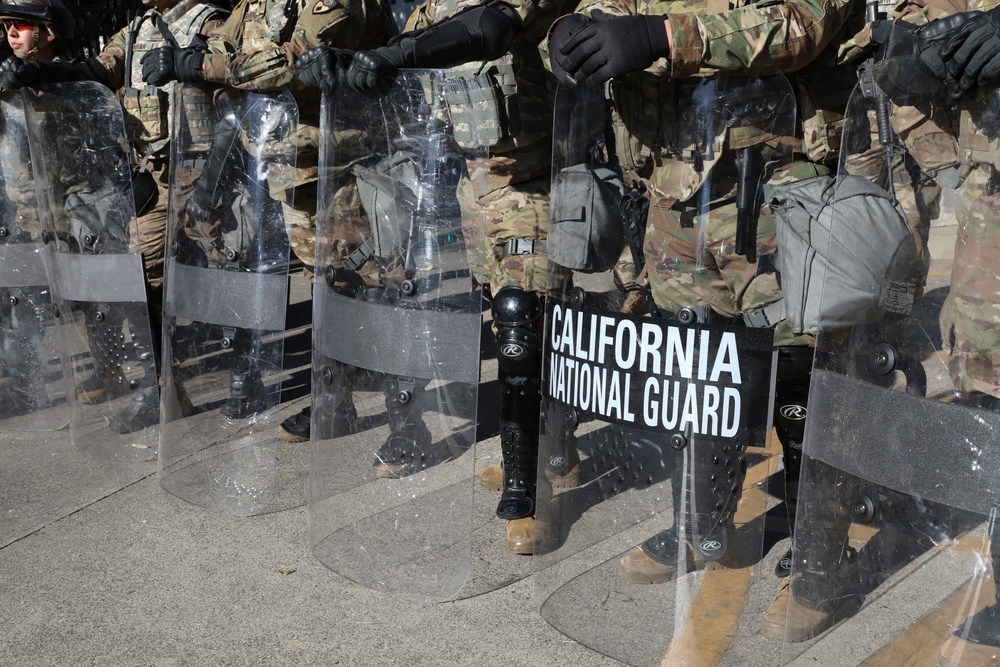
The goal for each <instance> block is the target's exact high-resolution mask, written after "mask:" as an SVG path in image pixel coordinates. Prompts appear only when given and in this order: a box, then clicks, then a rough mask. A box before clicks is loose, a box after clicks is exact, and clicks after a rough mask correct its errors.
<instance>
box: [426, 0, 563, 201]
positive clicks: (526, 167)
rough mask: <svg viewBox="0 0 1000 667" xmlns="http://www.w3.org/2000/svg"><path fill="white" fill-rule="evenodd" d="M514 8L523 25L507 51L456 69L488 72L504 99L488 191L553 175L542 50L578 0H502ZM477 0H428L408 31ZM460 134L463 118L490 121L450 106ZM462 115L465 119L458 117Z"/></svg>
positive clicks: (549, 85) (549, 87) (549, 90)
mask: <svg viewBox="0 0 1000 667" xmlns="http://www.w3.org/2000/svg"><path fill="white" fill-rule="evenodd" d="M504 2H506V4H508V5H510V6H511V7H513V8H514V9H515V10H516V11H517V13H518V15H519V16H520V17H521V20H522V21H523V22H524V29H523V30H522V31H521V33H520V34H518V36H517V37H516V38H515V39H514V42H513V44H512V45H511V47H510V51H509V53H508V54H507V55H505V56H504V57H502V58H499V59H497V60H494V61H491V62H472V63H467V64H466V65H463V66H461V67H460V68H456V69H458V70H460V71H463V72H467V73H468V75H469V76H470V77H475V76H479V75H483V74H485V75H487V77H488V78H489V79H490V80H491V83H492V84H493V85H495V88H496V89H498V90H500V91H501V93H502V96H503V100H502V101H501V102H500V106H502V107H503V108H502V110H501V111H500V113H499V114H498V116H499V117H500V119H501V120H500V121H499V124H500V125H502V127H499V128H498V133H497V134H498V136H497V137H495V141H492V142H490V143H491V145H490V165H489V169H490V173H489V181H490V188H489V189H490V190H491V191H492V190H493V189H495V188H497V187H502V186H504V185H507V184H511V183H518V182H523V181H527V180H531V179H536V178H545V179H547V178H548V177H549V174H550V172H551V169H552V165H551V151H552V146H551V144H552V138H551V136H552V133H551V128H552V98H553V93H554V82H553V81H552V78H551V75H550V74H549V73H548V72H547V70H546V66H545V64H544V62H543V59H542V53H541V52H540V51H539V44H540V42H541V41H542V40H543V39H544V37H545V34H546V33H547V32H548V29H549V27H550V26H551V25H552V23H553V22H554V21H555V19H556V18H558V17H559V16H561V15H562V14H564V13H565V12H568V11H572V9H573V7H574V5H575V4H576V2H575V0H504ZM478 4H479V1H478V0H427V2H425V3H424V4H423V5H421V6H420V7H418V8H417V9H416V10H415V11H414V13H413V14H412V15H411V16H410V19H409V21H407V24H406V30H407V31H410V30H416V29H420V28H426V27H428V26H430V25H433V24H434V23H437V22H439V21H441V20H443V19H445V18H447V17H448V16H451V15H452V14H454V13H456V12H457V11H459V10H460V9H464V8H466V7H473V6H476V5H478ZM451 112H452V120H453V121H454V122H455V124H456V133H458V132H459V131H460V124H461V123H462V122H468V123H476V124H477V125H478V126H480V128H481V127H482V126H483V125H484V124H488V123H489V121H488V120H484V119H482V118H475V117H472V116H471V115H466V114H464V113H462V110H460V109H458V108H456V107H455V106H452V108H451ZM460 119H461V120H460Z"/></svg>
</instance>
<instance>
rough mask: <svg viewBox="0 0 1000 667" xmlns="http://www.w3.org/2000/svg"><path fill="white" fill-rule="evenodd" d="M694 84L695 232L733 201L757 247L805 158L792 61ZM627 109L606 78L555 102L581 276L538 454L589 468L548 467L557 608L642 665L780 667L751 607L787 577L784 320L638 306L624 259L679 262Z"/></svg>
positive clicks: (678, 132) (560, 618)
mask: <svg viewBox="0 0 1000 667" xmlns="http://www.w3.org/2000/svg"><path fill="white" fill-rule="evenodd" d="M677 85H678V86H679V88H678V91H677V94H678V95H684V96H686V97H685V98H684V99H687V100H688V102H687V103H685V104H683V105H681V106H680V111H679V112H678V113H679V114H680V115H679V117H678V118H677V119H676V122H675V123H674V124H672V125H671V127H670V131H671V132H672V133H673V135H672V136H671V137H669V138H668V139H669V141H670V145H671V147H672V148H671V150H675V151H677V155H678V158H677V164H681V165H682V167H683V168H684V169H687V171H685V172H683V174H687V176H683V174H682V176H683V177H684V178H688V181H687V183H686V185H684V184H682V183H681V181H680V180H678V184H675V186H676V187H683V188H687V190H685V191H684V192H685V193H686V194H684V197H683V198H682V201H683V203H684V205H685V206H687V207H690V208H691V210H692V214H691V215H690V222H689V223H686V226H685V229H688V228H689V229H691V232H690V235H691V237H692V238H696V239H697V238H702V239H705V238H708V236H709V235H710V233H711V232H710V230H711V228H712V225H713V224H714V221H715V219H716V218H715V216H719V215H722V214H723V213H722V212H724V211H733V212H734V213H735V210H736V209H737V208H738V209H739V210H740V211H741V213H740V216H741V217H740V220H741V223H740V225H739V227H738V229H739V232H738V234H739V235H740V236H739V238H738V239H737V240H736V244H737V248H738V251H737V252H739V253H740V254H745V255H746V256H747V258H748V259H750V258H751V256H752V255H754V254H755V253H756V247H757V244H758V241H757V239H758V236H757V235H758V231H757V229H756V227H754V226H753V225H754V224H756V222H757V215H756V212H754V213H752V214H748V215H747V216H746V220H747V221H749V222H748V223H747V224H748V225H749V227H746V228H744V227H743V217H742V216H743V212H742V211H743V210H744V208H746V210H747V211H751V210H752V209H754V208H755V207H759V202H760V201H761V199H762V197H763V193H762V190H761V184H762V183H763V182H764V181H766V180H768V179H769V178H770V177H771V176H772V175H773V174H774V173H775V171H777V170H778V169H780V168H781V167H783V166H785V165H787V164H788V162H789V161H790V158H791V149H790V146H789V143H788V141H787V138H788V137H791V136H794V113H795V103H794V95H793V93H792V91H791V88H790V86H789V84H788V81H787V80H786V79H785V78H784V77H782V76H761V77H752V78H740V77H729V78H726V77H720V78H718V79H703V80H697V81H694V82H690V83H684V84H677ZM681 86H683V90H681V88H680V87H681ZM623 105H624V103H623ZM624 108H625V107H624V106H622V107H619V108H613V105H612V104H611V103H609V102H607V101H606V100H605V99H604V94H603V91H594V90H588V89H584V88H574V89H566V88H564V87H560V88H559V91H558V94H557V97H556V118H557V119H563V120H562V121H557V122H556V124H555V130H556V132H555V134H556V136H555V143H554V146H555V150H554V151H553V204H552V217H551V225H552V226H551V229H550V232H549V257H550V262H551V263H554V264H555V265H557V266H556V268H557V269H561V271H560V270H553V271H550V273H552V275H555V276H558V275H562V276H564V278H563V279H562V280H561V281H560V282H558V283H556V284H553V285H551V286H550V290H549V293H548V295H547V303H546V327H545V372H544V376H543V387H542V391H543V396H544V399H543V404H542V408H543V413H542V439H541V444H540V452H539V461H540V462H545V461H549V462H551V461H555V460H567V459H573V460H580V461H581V479H580V486H579V487H576V488H559V487H557V486H556V485H555V484H553V483H552V478H551V477H550V475H549V474H547V473H548V471H547V470H544V469H541V470H540V471H539V475H538V508H537V514H536V520H537V524H536V525H537V527H536V535H535V555H534V561H535V562H534V570H535V575H534V576H535V584H536V593H537V597H538V599H539V601H540V604H541V615H542V617H543V618H544V619H545V620H546V621H547V622H548V623H549V624H551V625H552V626H553V627H555V628H556V629H558V630H559V631H561V632H563V633H564V634H566V635H567V636H568V637H570V638H572V639H573V640H575V641H577V642H580V643H582V644H585V645H586V646H588V647H590V648H592V649H594V650H596V651H599V652H601V653H603V654H605V655H608V656H611V657H613V658H615V659H617V660H620V661H622V662H624V663H627V664H632V665H653V664H660V662H661V660H662V664H699V665H701V664H706V665H708V664H720V663H725V664H748V663H750V662H751V657H753V659H754V660H759V661H761V664H765V663H766V662H767V657H766V656H767V655H769V654H770V655H771V656H772V662H776V661H777V655H778V649H777V646H776V644H777V643H776V642H771V644H770V646H769V647H768V646H761V643H760V641H759V637H758V634H757V632H756V629H755V628H752V627H750V623H751V622H752V618H751V617H752V616H753V613H752V612H751V611H748V610H746V609H744V606H745V605H746V603H747V600H748V599H750V598H751V597H752V596H753V592H754V591H755V590H756V591H760V590H765V589H767V587H768V586H769V585H770V584H771V583H772V582H773V580H769V578H768V576H758V575H757V573H758V572H759V570H760V568H757V569H756V571H755V565H756V564H758V563H759V561H760V560H761V556H762V551H763V544H764V518H765V517H764V515H765V511H766V510H767V509H768V506H769V504H773V500H772V499H770V498H769V496H768V492H767V487H768V480H769V477H770V476H771V475H772V473H774V472H775V461H776V456H775V454H776V451H777V450H776V449H775V448H776V447H777V445H776V439H774V443H775V444H774V445H773V446H771V445H769V442H771V440H770V439H769V432H770V430H771V403H772V396H773V387H774V373H775V368H776V364H775V363H774V360H775V353H774V348H773V338H774V332H773V328H771V327H770V326H766V325H764V326H762V325H758V324H757V322H756V321H755V320H754V318H753V317H751V316H750V315H756V314H757V313H750V314H748V315H745V316H744V317H742V318H723V317H721V316H719V315H718V313H714V311H712V310H711V309H710V308H708V307H707V306H706V305H704V304H699V303H691V304H689V306H688V307H683V308H679V309H677V311H676V312H665V311H664V310H663V309H661V308H660V307H658V304H656V303H655V302H654V300H653V298H652V296H653V295H652V294H650V292H649V291H648V290H644V291H645V293H644V294H642V295H641V296H640V298H641V299H642V300H643V301H644V302H645V305H644V306H643V308H642V310H645V314H644V315H637V314H633V313H636V312H637V310H638V309H636V308H635V306H634V304H630V303H629V302H628V301H627V298H626V297H627V292H625V291H624V290H623V288H622V282H621V280H620V279H619V267H620V266H621V265H622V263H623V258H625V259H624V261H625V262H628V263H629V265H630V266H634V267H636V269H641V268H642V267H643V266H645V267H649V271H656V270H660V269H658V267H661V266H663V265H664V263H665V260H664V257H661V256H660V255H659V253H660V252H661V251H663V250H664V248H663V247H661V246H657V245H650V244H648V243H644V239H643V235H644V234H646V233H648V229H649V228H648V227H647V216H650V212H649V207H650V197H651V195H652V194H653V193H650V192H649V191H648V190H642V189H641V188H639V187H638V186H637V184H636V183H634V182H632V181H631V180H630V177H629V174H628V173H627V170H624V171H623V169H622V165H621V164H620V163H619V162H618V160H617V158H616V152H615V141H616V140H623V139H622V137H623V136H624V135H623V134H622V133H618V135H617V136H616V134H615V129H614V128H615V123H624V124H625V126H626V127H627V129H628V130H629V131H630V132H639V131H640V130H641V128H639V127H638V126H637V127H636V128H632V127H631V126H628V123H629V122H630V119H629V117H628V116H627V115H626V114H624V113H623V111H622V110H623V109H624ZM613 119H614V120H613ZM650 145H652V144H650ZM620 150H621V147H620V146H619V151H620ZM745 165H751V167H750V168H749V169H748V170H746V173H751V174H756V176H754V178H744V176H743V174H744V173H745V171H744V167H745ZM678 178H680V177H678ZM679 184H680V185H679ZM682 194H683V193H682ZM654 203H655V202H654ZM665 206H667V207H668V208H669V203H668V204H666V205H665ZM650 219H651V216H650ZM760 233H764V232H760ZM741 244H742V245H741ZM751 261H754V260H753V259H751ZM701 266H702V265H701V264H698V266H697V267H694V268H695V269H700V268H701ZM713 313H714V314H713ZM550 465H551V463H550ZM539 467H540V468H542V465H541V463H540V464H539ZM640 546H641V550H639V549H636V547H640ZM636 555H638V557H639V558H641V559H642V562H644V563H648V564H650V567H651V569H650V570H649V571H648V572H646V571H643V570H642V568H637V567H636V566H635V565H634V559H635V557H636ZM643 567H645V566H643ZM756 597H760V595H759V594H758V595H757V596H756Z"/></svg>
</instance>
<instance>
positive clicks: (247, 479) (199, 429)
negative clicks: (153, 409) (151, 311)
mask: <svg viewBox="0 0 1000 667" xmlns="http://www.w3.org/2000/svg"><path fill="white" fill-rule="evenodd" d="M172 113H173V120H172V135H171V136H172V141H171V151H172V152H171V167H170V168H171V176H170V202H169V206H168V214H167V233H168V237H167V238H168V251H167V264H166V279H165V286H166V293H165V296H164V306H163V308H164V312H163V321H164V332H165V335H164V339H165V340H164V355H163V356H164V361H163V369H164V372H163V375H164V382H163V386H164V391H163V392H162V393H163V400H162V408H161V411H162V414H163V429H162V433H161V439H160V485H161V486H162V487H163V488H164V489H165V490H166V491H168V492H170V493H172V494H174V495H175V496H177V497H179V498H182V499H184V500H186V501H188V502H190V503H192V504H195V505H198V506H201V507H204V508H206V509H210V510H213V511H218V512H223V513H226V514H234V515H239V516H246V515H255V514H263V513H267V512H274V511H279V510H283V509H288V508H290V507H295V506H298V505H302V504H304V503H305V498H306V495H305V494H306V488H305V475H306V471H307V465H308V454H307V452H306V450H305V449H304V448H302V447H301V446H294V447H293V446H289V445H287V444H285V443H281V442H279V441H277V440H276V439H275V438H274V429H275V428H276V427H277V425H278V423H280V419H278V404H279V398H280V390H281V371H282V355H283V350H284V338H283V334H282V332H283V331H284V328H285V309H286V305H287V301H288V268H289V267H288V258H289V245H288V239H287V236H286V233H285V228H284V224H283V217H282V210H283V207H290V206H291V205H292V204H293V200H292V195H293V191H294V185H295V180H294V179H295V173H296V172H295V159H296V150H295V146H296V143H295V139H296V131H297V123H298V110H297V108H296V105H295V101H294V99H293V98H292V97H291V95H290V94H287V93H284V94H281V95H277V96H268V95H263V94H256V93H246V94H244V93H242V92H239V91H235V90H227V91H224V92H217V93H216V94H215V95H214V96H213V95H212V94H211V92H209V91H206V90H204V89H203V88H201V87H198V86H185V87H183V88H182V89H181V90H180V91H179V93H178V96H177V98H176V103H175V104H174V105H173V107H172Z"/></svg>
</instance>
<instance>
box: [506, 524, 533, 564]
mask: <svg viewBox="0 0 1000 667" xmlns="http://www.w3.org/2000/svg"><path fill="white" fill-rule="evenodd" d="M507 548H508V549H509V550H510V552H511V553H514V554H519V555H521V556H530V555H531V554H532V552H533V551H534V548H535V518H534V517H530V516H529V517H525V518H524V519H514V520H512V521H508V522H507Z"/></svg>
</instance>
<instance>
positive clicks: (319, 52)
mask: <svg viewBox="0 0 1000 667" xmlns="http://www.w3.org/2000/svg"><path fill="white" fill-rule="evenodd" d="M352 58H354V52H353V51H348V50H347V49H335V48H333V47H330V46H317V47H316V48H314V49H309V50H308V51H306V52H305V53H303V54H302V57H301V58H299V59H298V60H296V61H295V70H296V72H298V75H299V81H301V82H302V83H304V84H305V85H307V86H311V87H313V88H320V89H321V90H324V91H326V92H331V91H334V90H336V89H337V87H338V85H339V83H340V81H341V79H342V78H343V77H344V75H345V73H346V72H347V68H348V67H350V65H351V59H352Z"/></svg>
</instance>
